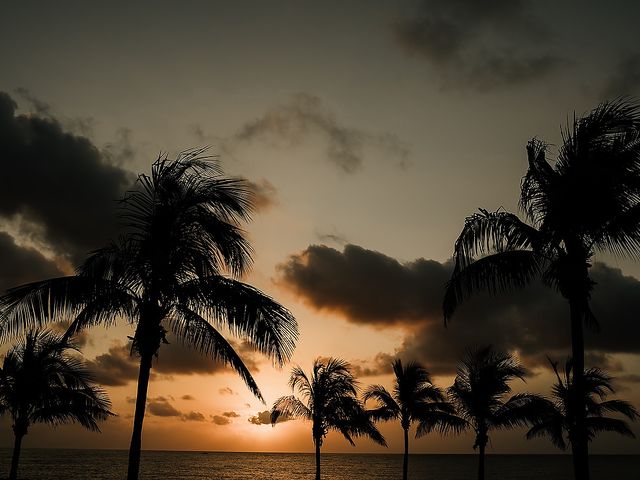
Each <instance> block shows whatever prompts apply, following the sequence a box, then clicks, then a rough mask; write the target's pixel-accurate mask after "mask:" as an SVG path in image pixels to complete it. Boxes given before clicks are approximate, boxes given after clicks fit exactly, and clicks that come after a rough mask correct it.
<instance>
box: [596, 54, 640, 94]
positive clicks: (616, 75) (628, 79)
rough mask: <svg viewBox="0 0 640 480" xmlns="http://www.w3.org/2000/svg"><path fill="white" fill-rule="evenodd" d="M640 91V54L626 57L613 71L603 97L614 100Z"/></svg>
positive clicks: (603, 91)
mask: <svg viewBox="0 0 640 480" xmlns="http://www.w3.org/2000/svg"><path fill="white" fill-rule="evenodd" d="M638 91H640V53H636V54H632V55H626V56H625V57H624V58H622V59H621V60H620V61H619V62H618V64H617V65H616V66H615V67H614V68H613V69H612V71H611V73H610V78H609V80H608V82H607V83H606V85H605V86H604V88H603V90H602V97H603V98H605V99H614V98H617V97H620V96H624V95H631V94H634V93H637V92H638Z"/></svg>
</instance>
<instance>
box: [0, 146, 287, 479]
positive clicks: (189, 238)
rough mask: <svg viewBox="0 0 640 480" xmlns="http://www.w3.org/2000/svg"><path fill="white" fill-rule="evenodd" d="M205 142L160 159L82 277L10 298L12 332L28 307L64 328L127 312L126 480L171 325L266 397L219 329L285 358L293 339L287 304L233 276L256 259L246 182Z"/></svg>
mask: <svg viewBox="0 0 640 480" xmlns="http://www.w3.org/2000/svg"><path fill="white" fill-rule="evenodd" d="M203 152H204V149H197V150H190V151H187V152H184V153H182V154H181V155H180V156H179V157H178V158H177V159H176V160H174V161H171V160H168V159H167V158H166V157H164V158H159V159H158V160H157V161H156V162H155V163H154V164H153V167H152V172H151V176H147V175H141V176H139V178H138V183H137V189H136V190H134V191H132V192H130V193H129V194H127V195H126V196H125V198H124V199H123V200H122V201H121V206H122V216H123V218H124V219H125V221H126V222H127V227H128V230H127V231H126V233H125V234H123V236H122V237H121V238H120V239H119V240H118V241H115V242H113V243H111V244H110V245H109V246H107V247H105V248H102V249H100V250H98V251H96V252H94V253H93V254H92V255H91V256H90V257H89V258H88V259H87V260H86V261H85V263H84V264H83V265H82V266H80V267H79V268H78V270H77V273H76V275H74V276H69V277H62V278H56V279H52V280H47V281H43V282H37V283H32V284H29V285H25V286H22V287H18V288H15V289H12V290H10V291H9V292H8V294H7V295H6V296H5V297H4V300H3V303H4V307H5V313H4V317H5V318H4V326H5V329H6V330H7V331H9V332H11V331H15V330H17V329H19V328H20V327H22V326H23V325H24V324H26V323H29V322H32V312H36V313H40V314H42V315H45V316H46V315H47V314H48V313H49V312H50V311H51V312H52V315H51V316H52V317H60V316H63V317H64V316H67V317H71V318H73V321H72V323H71V325H70V327H69V330H68V334H69V335H72V334H74V333H76V332H78V331H81V330H83V329H84V328H86V327H90V326H94V325H98V324H106V325H111V324H113V323H114V322H115V321H116V318H118V317H124V318H127V319H128V320H129V322H131V323H132V324H134V325H135V326H136V328H135V334H134V336H133V338H132V352H135V353H136V354H137V355H139V356H140V371H139V377H138V389H137V397H136V408H135V415H134V423H133V433H132V437H131V447H130V450H129V466H128V473H127V479H128V480H136V479H137V478H138V471H139V467H140V450H141V441H142V424H143V420H144V414H145V406H146V400H147V388H148V385H149V376H150V371H151V367H152V360H153V357H154V356H156V355H158V351H159V348H160V345H161V344H162V343H167V340H166V334H167V333H168V331H171V332H172V333H173V334H174V335H175V336H176V337H177V338H179V339H180V340H181V341H182V342H184V343H185V344H186V345H188V346H190V347H192V348H195V349H197V350H199V351H200V352H202V353H203V354H206V355H209V356H210V357H212V358H213V359H214V360H216V361H220V362H223V363H225V364H227V365H230V366H231V367H232V368H233V369H234V370H235V371H236V372H237V373H238V374H239V375H240V376H241V377H242V379H243V380H244V382H245V383H246V385H247V386H248V388H249V389H250V390H251V392H253V394H254V395H256V396H257V397H258V398H259V399H260V400H261V401H263V402H264V400H263V398H262V395H261V393H260V390H259V388H258V386H257V385H256V383H255V381H254V379H253V377H252V376H251V373H250V372H249V370H248V369H247V367H246V366H245V365H244V363H243V361H242V359H241V358H240V356H239V355H238V354H237V353H236V352H235V351H234V349H233V347H232V346H231V344H230V343H229V342H228V341H227V340H226V339H225V337H224V336H223V335H222V334H221V333H220V331H219V329H220V328H221V327H223V328H225V329H226V330H228V331H229V332H231V333H232V334H235V335H237V336H240V337H242V338H244V339H247V340H248V341H249V342H250V343H252V344H253V346H254V347H256V348H257V349H258V350H259V351H260V352H262V353H263V354H265V355H267V356H269V357H271V358H272V359H273V360H274V363H276V364H277V365H280V366H281V365H283V364H284V363H285V362H286V361H287V360H288V359H289V357H290V356H291V354H292V352H293V349H294V346H295V340H296V339H297V334H298V331H297V323H296V321H295V319H294V318H293V316H292V315H291V314H290V313H289V311H287V310H286V309H285V308H284V307H282V306H281V305H279V304H278V303H277V302H275V301H274V300H272V299H271V298H269V297H268V296H266V295H264V294H263V293H261V292H260V291H258V290H256V289H255V288H253V287H251V286H249V285H247V284H245V283H242V282H240V281H238V280H236V278H238V277H240V276H241V275H242V274H244V273H246V272H247V271H248V269H249V267H250V265H251V247H250V246H249V243H248V242H247V240H246V239H245V237H244V232H243V231H242V230H241V229H240V224H241V222H242V221H247V220H249V219H250V213H251V211H252V206H251V193H250V190H249V187H248V185H247V183H246V182H245V181H243V180H240V179H232V178H225V177H224V176H222V172H221V170H220V168H219V166H218V164H217V163H216V162H214V161H213V160H212V158H211V157H206V156H203Z"/></svg>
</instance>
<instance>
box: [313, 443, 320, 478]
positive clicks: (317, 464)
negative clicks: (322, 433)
mask: <svg viewBox="0 0 640 480" xmlns="http://www.w3.org/2000/svg"><path fill="white" fill-rule="evenodd" d="M314 443H315V444H316V480H320V439H319V438H314Z"/></svg>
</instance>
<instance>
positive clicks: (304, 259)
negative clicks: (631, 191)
mask: <svg viewBox="0 0 640 480" xmlns="http://www.w3.org/2000/svg"><path fill="white" fill-rule="evenodd" d="M451 269H452V265H451V262H445V263H444V264H442V263H440V262H437V261H434V260H425V259H417V260H414V261H412V262H405V263H401V262H399V261H398V260H396V259H394V258H391V257H388V256H386V255H384V254H382V253H380V252H376V251H373V250H367V249H364V248H362V247H359V246H356V245H347V246H345V247H344V250H343V251H342V252H340V251H338V250H335V249H333V248H329V247H326V246H318V245H312V246H309V247H308V248H307V249H306V250H305V251H304V252H302V253H299V254H295V255H291V256H290V257H289V258H288V260H287V261H286V262H284V263H283V264H281V265H279V266H278V272H279V275H278V278H277V282H279V283H280V284H281V285H283V286H285V287H286V288H288V289H290V290H291V291H293V292H295V293H296V294H298V295H299V296H300V298H302V299H303V300H304V301H305V302H306V303H308V304H309V305H310V306H312V307H313V308H315V309H318V310H326V311H332V312H336V313H338V314H340V315H341V316H343V317H344V318H345V319H346V320H347V321H349V322H352V323H356V324H361V325H369V326H373V327H376V328H387V327H401V328H404V329H405V331H406V332H407V335H406V337H405V339H404V341H403V343H402V344H401V345H400V346H399V348H398V349H397V351H395V352H389V355H393V356H399V357H400V358H403V359H406V360H418V361H421V362H423V363H424V364H425V366H426V367H427V369H428V370H429V371H431V372H432V373H434V374H440V373H452V372H454V369H455V364H456V362H457V361H458V359H459V358H460V356H461V355H462V354H463V352H464V350H465V348H466V347H467V346H469V345H482V344H493V345H494V346H496V347H497V348H501V349H506V350H512V351H518V352H519V353H520V355H521V357H522V358H523V360H524V361H525V362H526V363H528V364H529V365H530V366H542V365H546V363H547V360H546V355H550V356H552V357H553V358H557V359H562V358H564V357H565V356H566V355H568V353H569V346H570V331H569V322H568V307H567V304H566V302H565V301H564V299H563V298H562V297H561V296H560V295H559V294H557V293H555V292H554V291H552V290H550V289H549V288H547V287H545V286H544V285H542V284H541V283H533V284H532V285H530V286H529V287H528V288H526V289H523V290H520V291H517V292H514V293H512V294H509V295H501V296H497V297H489V296H488V295H479V296H477V297H474V298H472V299H471V300H469V301H468V302H466V303H465V304H463V305H462V306H461V307H460V309H459V310H458V311H457V312H456V314H455V316H454V318H453V319H452V321H451V323H450V324H449V326H448V327H447V328H445V327H444V325H443V320H442V297H443V293H444V286H445V283H446V281H447V280H448V278H449V275H450V272H451ZM592 276H593V279H594V280H595V281H596V282H597V285H596V286H595V289H594V292H593V298H592V301H591V306H592V309H593V311H594V313H595V315H596V317H597V318H598V319H600V323H601V326H602V333H601V334H595V333H592V332H587V334H586V345H587V347H588V348H589V352H588V355H587V360H588V361H590V362H592V365H594V366H595V365H599V366H603V367H605V368H609V369H611V370H620V369H621V365H620V364H619V362H616V361H614V360H613V359H612V357H611V355H612V354H616V353H632V354H640V344H638V342H637V341H636V339H637V338H638V337H639V336H640V323H638V322H637V320H636V319H637V318H638V317H639V316H640V281H638V280H637V279H635V278H633V277H629V276H625V275H623V274H622V271H621V270H619V269H617V268H612V267H609V266H607V265H605V264H603V263H598V262H596V263H595V264H594V266H593V268H592ZM376 358H377V359H378V360H377V359H374V360H373V361H372V363H373V365H372V366H371V367H369V368H370V370H371V372H377V371H378V368H379V364H380V362H379V358H382V357H376ZM358 367H359V368H360V369H361V372H366V368H367V367H366V366H365V365H362V364H359V365H358Z"/></svg>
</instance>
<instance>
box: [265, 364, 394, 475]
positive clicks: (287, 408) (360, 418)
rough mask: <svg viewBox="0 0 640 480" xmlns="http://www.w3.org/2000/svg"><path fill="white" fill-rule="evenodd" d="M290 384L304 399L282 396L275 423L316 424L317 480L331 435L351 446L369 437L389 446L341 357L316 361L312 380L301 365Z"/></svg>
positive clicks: (275, 408) (276, 405)
mask: <svg viewBox="0 0 640 480" xmlns="http://www.w3.org/2000/svg"><path fill="white" fill-rule="evenodd" d="M289 385H290V386H291V389H292V390H295V389H296V388H297V389H298V392H299V393H300V395H301V397H302V399H303V400H300V399H298V398H296V397H295V396H293V395H290V396H287V397H281V398H279V399H278V400H276V402H275V403H274V404H273V407H272V409H271V423H272V424H273V425H275V424H276V422H277V421H278V419H280V418H302V419H305V420H310V421H311V422H312V425H311V432H312V435H313V443H314V446H315V449H316V480H320V448H321V447H322V443H323V441H324V439H325V437H326V436H327V433H329V430H337V431H338V432H340V433H341V434H342V435H343V436H344V438H346V439H347V441H348V442H349V443H350V444H351V445H355V443H354V441H353V437H358V436H367V437H369V438H371V439H372V440H373V441H374V442H376V443H378V444H379V445H383V446H385V447H386V446H387V443H386V442H385V440H384V437H383V436H382V435H381V434H380V432H379V431H378V429H377V428H376V427H375V425H374V424H373V422H372V421H371V418H370V417H369V415H368V414H367V412H366V411H365V409H364V405H363V404H362V402H360V401H359V400H358V382H357V381H356V379H355V378H354V376H353V374H352V373H351V370H350V366H349V364H348V363H347V362H345V361H344V360H341V359H338V358H327V359H316V360H315V361H314V362H313V371H312V373H311V377H308V376H307V374H306V373H305V372H304V371H303V370H302V369H301V368H300V367H299V366H298V367H295V368H293V370H292V371H291V377H290V378H289Z"/></svg>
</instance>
